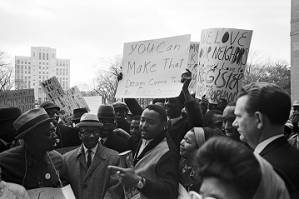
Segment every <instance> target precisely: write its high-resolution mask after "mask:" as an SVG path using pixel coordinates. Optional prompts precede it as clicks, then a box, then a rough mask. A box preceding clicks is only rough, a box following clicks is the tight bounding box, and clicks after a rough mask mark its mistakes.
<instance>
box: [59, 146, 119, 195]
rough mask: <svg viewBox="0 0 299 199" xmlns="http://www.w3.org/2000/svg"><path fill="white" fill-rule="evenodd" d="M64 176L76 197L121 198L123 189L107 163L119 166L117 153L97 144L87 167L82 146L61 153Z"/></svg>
mask: <svg viewBox="0 0 299 199" xmlns="http://www.w3.org/2000/svg"><path fill="white" fill-rule="evenodd" d="M63 160H64V165H65V171H64V176H65V178H66V180H67V181H68V182H69V183H70V184H71V187H72V189H73V191H74V194H75V196H76V198H77V199H86V198H88V199H101V198H113V199H114V198H116V199H117V198H122V197H123V190H122V187H121V184H120V182H119V181H118V179H117V176H116V175H112V173H111V172H110V170H108V168H107V166H108V165H116V166H119V157H118V153H117V152H116V151H114V150H111V149H108V148H106V147H104V146H102V145H101V144H100V143H99V145H98V148H97V151H96V154H95V156H94V158H93V160H92V162H91V165H90V167H89V168H87V165H86V161H85V155H84V150H83V147H82V146H80V147H78V148H76V149H74V150H72V151H70V152H68V153H66V154H64V155H63Z"/></svg>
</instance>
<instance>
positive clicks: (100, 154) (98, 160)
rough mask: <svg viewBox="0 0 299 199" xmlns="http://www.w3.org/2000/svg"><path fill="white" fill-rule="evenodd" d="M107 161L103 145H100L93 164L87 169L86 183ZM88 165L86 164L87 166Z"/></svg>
mask: <svg viewBox="0 0 299 199" xmlns="http://www.w3.org/2000/svg"><path fill="white" fill-rule="evenodd" d="M104 159H105V156H104V150H103V147H102V145H101V144H100V143H99V145H98V148H97V151H96V154H95V156H94V158H93V160H92V162H91V165H90V166H89V168H88V169H87V173H86V175H85V177H84V181H85V180H87V179H88V177H89V176H90V175H91V174H92V173H93V171H94V170H95V169H96V168H97V167H98V166H99V165H100V164H101V163H102V162H103V160H104ZM85 165H86V164H85Z"/></svg>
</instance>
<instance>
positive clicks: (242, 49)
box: [196, 28, 252, 103]
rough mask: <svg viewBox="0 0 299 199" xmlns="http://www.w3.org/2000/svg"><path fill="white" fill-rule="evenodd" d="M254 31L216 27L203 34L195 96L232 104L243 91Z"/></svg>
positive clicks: (213, 101)
mask: <svg viewBox="0 0 299 199" xmlns="http://www.w3.org/2000/svg"><path fill="white" fill-rule="evenodd" d="M251 37H252V31H251V30H240V29H229V28H213V29H206V30H203V31H202V33H201V41H200V51H199V63H200V65H199V71H198V82H197V90H196V96H197V97H198V98H201V97H202V96H203V95H206V98H208V99H209V101H210V102H211V103H217V102H218V101H219V99H226V100H227V101H228V102H233V101H235V99H236V96H237V94H238V92H239V90H240V88H241V86H242V85H241V82H242V79H243V77H244V69H245V65H246V62H247V57H248V52H249V46H250V41H251Z"/></svg>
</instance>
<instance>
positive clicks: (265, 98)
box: [233, 82, 299, 198]
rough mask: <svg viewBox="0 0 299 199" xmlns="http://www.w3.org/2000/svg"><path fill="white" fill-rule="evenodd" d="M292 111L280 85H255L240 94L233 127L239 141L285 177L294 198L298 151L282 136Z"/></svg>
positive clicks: (298, 180) (297, 185)
mask: <svg viewBox="0 0 299 199" xmlns="http://www.w3.org/2000/svg"><path fill="white" fill-rule="evenodd" d="M290 109H291V100H290V97H289V95H288V94H286V93H285V92H284V91H282V90H281V89H280V88H279V87H278V86H276V85H274V84H270V83H265V82H257V83H252V84H249V85H247V86H245V87H243V88H242V90H241V91H240V93H239V96H238V100H237V103H236V108H235V115H236V119H235V121H234V123H233V124H234V126H235V127H237V128H238V131H239V133H240V139H241V140H243V141H246V142H247V143H248V144H249V145H250V146H251V147H252V148H253V149H254V152H255V153H257V154H260V155H261V156H262V157H263V158H265V159H266V160H267V161H268V162H270V163H271V165H272V166H273V167H274V169H275V170H276V172H277V173H278V174H279V175H280V176H281V177H282V178H283V180H284V181H285V183H286V185H287V188H288V191H289V193H290V195H291V198H299V193H298V191H299V169H298V168H299V151H297V150H296V149H295V148H293V147H292V146H290V145H289V144H288V142H287V139H286V138H285V137H284V135H283V132H284V124H285V123H286V121H287V120H288V117H289V113H290Z"/></svg>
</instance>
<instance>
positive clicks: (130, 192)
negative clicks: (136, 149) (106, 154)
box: [118, 151, 141, 199]
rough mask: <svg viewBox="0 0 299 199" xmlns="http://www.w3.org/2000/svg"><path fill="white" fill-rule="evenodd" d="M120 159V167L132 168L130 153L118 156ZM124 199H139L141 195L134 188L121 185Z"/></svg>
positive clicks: (126, 152)
mask: <svg viewBox="0 0 299 199" xmlns="http://www.w3.org/2000/svg"><path fill="white" fill-rule="evenodd" d="M118 156H119V158H120V165H121V167H123V168H133V167H134V163H133V155H132V151H125V152H122V153H119V154H118ZM123 189H124V194H125V199H139V198H141V194H140V192H139V191H138V189H137V188H136V187H135V186H130V185H123Z"/></svg>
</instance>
